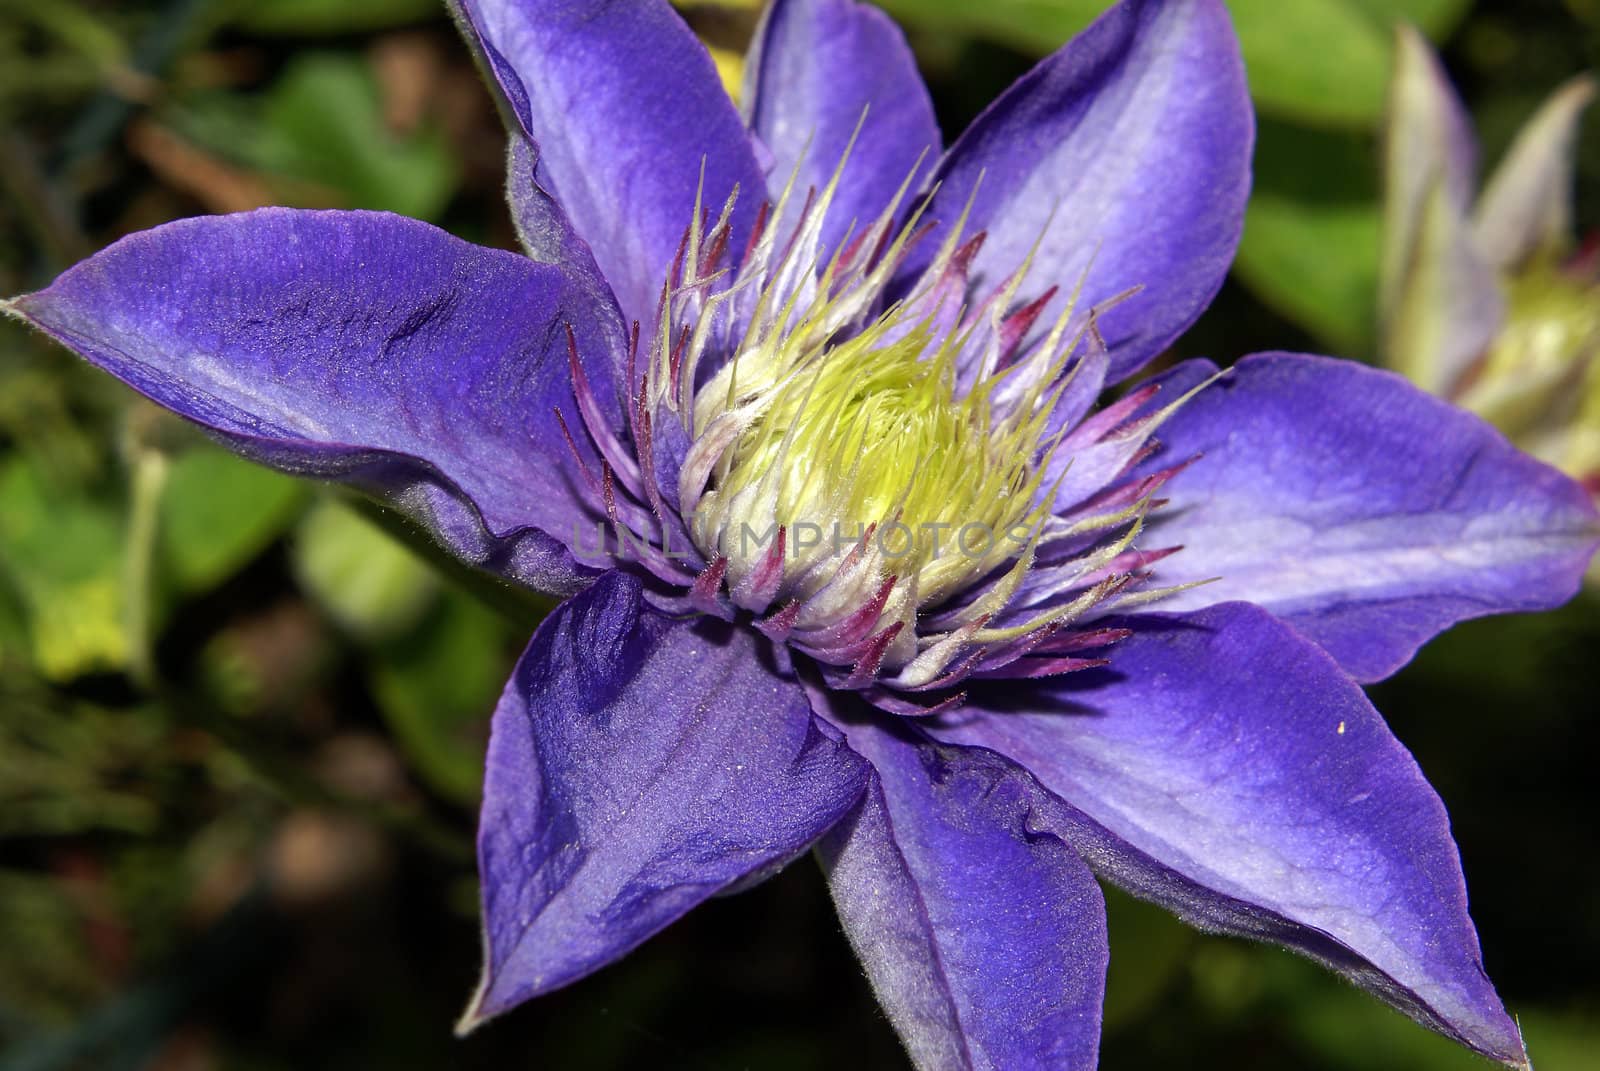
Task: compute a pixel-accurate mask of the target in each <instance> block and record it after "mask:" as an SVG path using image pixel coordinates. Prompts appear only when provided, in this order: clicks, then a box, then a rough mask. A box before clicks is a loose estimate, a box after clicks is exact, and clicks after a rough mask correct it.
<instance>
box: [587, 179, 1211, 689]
mask: <svg viewBox="0 0 1600 1071" xmlns="http://www.w3.org/2000/svg"><path fill="white" fill-rule="evenodd" d="M838 174H839V172H838V171H835V173H834V178H833V180H832V181H831V182H830V183H829V184H828V185H827V187H825V188H824V189H823V190H822V191H820V192H819V193H813V194H811V195H808V196H807V197H806V198H805V200H804V205H803V206H800V205H797V204H796V202H795V201H794V200H792V198H791V194H792V192H793V188H792V183H791V187H790V189H787V190H785V191H784V193H783V194H782V195H781V196H780V197H779V198H778V200H777V202H776V204H768V205H765V206H763V208H762V209H761V211H760V213H759V214H758V216H757V220H756V223H755V225H754V227H753V229H752V231H751V233H750V234H749V236H748V238H747V240H746V241H745V244H744V251H743V253H742V254H739V255H734V254H733V252H732V250H731V249H730V246H732V245H734V244H735V243H734V242H733V225H732V223H731V220H732V217H733V206H734V202H733V201H732V200H730V201H729V203H728V204H727V205H725V206H724V208H723V210H722V212H721V214H720V216H719V217H716V218H715V219H713V218H711V217H710V216H707V215H703V214H702V213H701V211H700V210H699V208H698V207H697V209H696V212H695V215H694V218H693V219H692V220H691V221H690V224H689V226H688V228H687V230H686V232H685V234H684V238H683V242H682V245H681V247H680V250H679V253H678V256H677V257H676V259H675V262H674V263H673V265H672V266H671V268H670V271H669V274H668V277H667V280H666V283H665V285H664V286H663V289H662V296H661V304H660V311H659V318H658V320H657V323H656V325H655V330H654V332H653V336H654V337H653V338H649V336H646V337H647V339H648V341H647V342H646V344H645V346H644V347H641V345H640V339H639V335H638V332H637V330H636V332H635V335H634V338H633V345H632V347H631V349H630V354H629V358H628V360H629V368H628V383H629V400H628V406H627V421H628V436H627V438H626V439H624V438H622V437H620V436H618V435H617V434H615V433H614V432H613V430H612V429H611V428H610V427H609V426H608V424H607V421H606V419H605V416H604V414H603V413H602V412H601V410H600V408H599V406H598V403H597V401H596V400H595V398H594V396H593V393H592V391H591V390H590V389H589V386H588V383H587V381H586V380H585V378H584V376H583V373H582V368H581V366H580V362H579V361H578V359H577V353H576V343H575V342H572V341H571V340H570V339H569V344H570V345H571V346H572V347H573V352H572V355H571V356H572V369H573V380H574V387H575V390H576V394H577V399H578V403H579V408H580V412H581V415H582V418H583V427H584V429H585V430H586V431H587V433H588V435H589V438H590V440H591V442H592V443H593V445H594V446H595V448H596V452H597V454H598V457H599V460H600V465H599V472H598V473H597V472H594V471H593V470H592V469H591V468H590V467H589V466H588V465H587V464H586V463H585V462H584V460H583V457H582V453H581V451H580V450H579V448H578V445H577V444H576V442H574V443H573V444H572V450H573V454H574V457H575V458H576V459H577V460H578V463H579V470H580V473H581V478H582V480H583V481H584V486H585V487H586V488H587V493H588V496H589V499H590V501H591V503H592V505H593V507H594V509H595V511H596V513H597V514H600V515H603V516H605V517H606V518H608V519H609V521H610V522H611V524H612V525H613V526H616V527H618V528H619V529H627V530H631V531H633V532H640V531H647V530H649V529H650V528H651V527H652V526H653V525H659V530H660V532H661V537H660V539H659V540H656V541H650V540H644V541H641V542H637V543H634V544H632V550H633V553H634V554H635V555H636V558H635V561H634V566H633V567H636V568H639V569H642V570H645V571H647V572H648V573H649V574H651V575H652V576H653V577H654V578H655V580H656V581H659V582H660V584H661V585H662V586H661V587H660V588H658V589H657V594H656V596H655V597H656V598H657V599H658V600H659V601H660V602H661V604H662V605H663V606H664V607H666V608H668V609H671V610H673V611H681V612H700V613H707V614H714V615H717V616H721V617H724V618H728V619H733V618H736V617H741V616H742V617H744V618H745V619H746V620H748V621H749V622H750V624H751V625H752V626H753V627H755V628H756V629H758V630H760V631H761V632H763V633H765V634H766V635H767V636H768V637H770V638H771V639H772V640H773V641H775V642H781V643H784V644H786V645H788V646H789V647H790V648H792V649H794V650H796V651H799V652H802V653H804V654H805V655H807V656H809V657H810V659H811V662H812V664H813V666H814V667H815V668H816V670H817V671H818V672H819V673H820V674H821V675H822V679H823V680H824V682H825V683H827V684H828V685H829V686H830V687H836V688H849V689H858V690H861V691H862V692H863V693H864V694H865V695H867V696H868V697H869V698H870V699H871V701H872V702H875V703H877V704H878V705H880V706H883V707H885V708H886V709H891V710H899V711H902V712H907V713H911V712H922V713H926V712H927V711H928V710H929V709H941V708H943V707H945V706H947V705H949V704H952V703H957V702H959V701H960V693H959V692H958V691H957V689H958V688H959V687H960V684H961V682H962V681H964V680H966V679H968V678H979V679H981V678H1021V677H1037V676H1047V675H1055V674H1059V673H1066V672H1071V671H1072V670H1075V669H1081V668H1084V667H1086V666H1091V665H1101V664H1103V663H1104V659H1103V658H1101V657H1099V656H1097V655H1095V654H1094V653H1093V652H1094V651H1095V650H1096V649H1097V648H1103V647H1105V646H1106V645H1107V644H1110V643H1113V642H1115V641H1116V640H1117V639H1119V638H1121V636H1122V635H1124V634H1125V630H1122V629H1118V628H1116V627H1110V626H1098V625H1096V624H1095V623H1094V622H1095V620H1096V619H1097V618H1102V617H1104V616H1105V615H1106V614H1108V613H1110V612H1113V611H1114V610H1117V609H1120V608H1125V607H1128V606H1131V605H1135V604H1137V603H1140V602H1146V601H1150V600H1153V599H1158V598H1162V597H1164V596H1165V595H1166V594H1168V593H1169V592H1170V591H1171V590H1174V589H1162V588H1152V587H1148V586H1146V585H1145V581H1146V580H1147V579H1148V578H1149V573H1148V572H1147V571H1146V570H1147V568H1148V566H1149V565H1151V564H1152V563H1154V562H1156V561H1159V560H1160V559H1161V558H1163V557H1165V556H1166V555H1168V554H1171V553H1173V552H1174V551H1175V550H1176V548H1171V547H1168V548H1158V549H1155V550H1141V549H1135V547H1134V546H1133V544H1134V541H1135V540H1136V539H1137V538H1138V536H1139V534H1140V532H1141V530H1142V528H1143V522H1144V517H1145V515H1146V514H1147V513H1148V512H1149V511H1150V510H1152V509H1155V508H1157V507H1158V506H1159V505H1160V502H1159V500H1157V499H1156V498H1155V494H1156V492H1157V491H1158V490H1159V489H1160V487H1161V486H1162V485H1163V484H1164V483H1165V481H1166V480H1167V479H1169V478H1170V477H1171V476H1172V475H1173V474H1174V473H1176V472H1177V471H1179V470H1181V469H1182V468H1183V467H1184V465H1185V464H1186V463H1187V462H1186V461H1180V462H1179V463H1178V464H1175V465H1171V466H1169V467H1167V468H1164V469H1160V470H1156V471H1143V470H1140V468H1139V466H1140V465H1141V463H1142V462H1143V461H1144V460H1145V459H1147V458H1149V457H1150V456H1151V453H1152V451H1153V450H1154V449H1155V444H1154V442H1153V441H1152V439H1151V436H1152V435H1153V433H1154V432H1155V430H1156V429H1157V427H1159V426H1160V424H1161V423H1162V421H1163V420H1165V419H1166V417H1167V416H1168V415H1169V414H1170V413H1172V412H1173V411H1174V410H1175V409H1176V408H1177V407H1178V406H1179V405H1181V404H1182V402H1183V400H1184V398H1187V397H1188V396H1189V395H1187V394H1186V395H1185V396H1184V398H1178V399H1174V400H1172V401H1170V402H1169V403H1168V404H1165V405H1163V406H1161V407H1159V408H1155V407H1152V405H1151V403H1152V401H1153V400H1154V399H1155V397H1156V394H1157V392H1158V389H1159V388H1157V387H1155V386H1146V387H1142V388H1139V389H1137V390H1135V391H1133V392H1132V393H1130V394H1129V395H1128V396H1127V397H1125V398H1123V399H1121V400H1119V401H1118V402H1116V403H1114V404H1112V405H1110V406H1108V407H1106V408H1104V409H1102V410H1100V411H1099V412H1097V413H1092V414H1091V409H1092V406H1093V403H1094V400H1095V397H1096V396H1097V395H1098V393H1099V391H1100V389H1101V387H1102V386H1103V384H1104V381H1105V377H1106V375H1107V373H1108V369H1109V355H1108V353H1107V351H1106V348H1105V345H1104V343H1103V341H1102V340H1101V339H1100V336H1099V332H1098V331H1097V329H1096V327H1095V324H1096V317H1097V314H1098V312H1099V311H1102V310H1103V309H1104V308H1105V307H1106V306H1105V305H1104V304H1103V305H1101V306H1099V307H1098V308H1080V307H1079V306H1078V302H1077V298H1076V295H1073V297H1072V299H1071V300H1068V301H1065V302H1062V303H1061V304H1062V306H1063V307H1062V309H1061V312H1060V313H1059V315H1057V316H1056V317H1055V319H1054V320H1053V321H1047V320H1042V319H1041V316H1042V313H1043V311H1044V310H1045V309H1046V308H1047V307H1049V305H1050V304H1051V303H1052V301H1053V299H1054V298H1055V295H1056V290H1055V288H1053V287H1052V288H1048V289H1046V290H1045V291H1044V292H1043V293H1042V294H1038V295H1035V296H1033V298H1032V300H1023V299H1021V298H1020V297H1019V291H1021V289H1022V287H1023V286H1024V283H1025V281H1026V279H1027V274H1028V268H1029V265H1030V263H1031V260H1032V257H1031V254H1029V255H1024V256H1023V257H1022V263H1021V264H1019V265H1018V266H1017V267H1016V269H1015V271H1013V272H1012V273H1011V274H1010V275H1007V276H1004V277H1001V278H998V279H996V278H993V277H991V278H990V279H989V280H988V286H987V288H986V290H985V292H984V293H982V294H978V293H975V292H974V287H973V285H972V283H971V280H970V279H969V269H970V268H971V267H972V265H973V263H974V258H975V257H976V256H977V253H978V251H979V249H980V247H981V245H982V242H983V236H982V235H981V234H980V235H977V236H975V237H970V238H965V239H964V238H963V235H962V231H963V228H964V225H965V222H966V220H965V216H963V217H962V218H960V219H957V220H954V221H950V226H949V228H948V230H947V231H946V234H945V236H944V237H943V238H942V240H940V241H939V243H938V247H937V249H934V250H932V251H931V254H930V255H929V256H928V258H927V261H926V264H925V266H922V267H921V268H920V269H919V270H917V271H915V272H914V273H911V272H908V271H907V266H908V261H909V259H910V258H909V257H908V249H909V248H910V246H911V243H912V242H913V240H914V239H915V238H916V237H917V236H918V235H919V234H920V233H921V231H922V227H921V225H920V221H919V212H918V211H917V210H912V211H910V212H909V213H907V215H908V217H909V218H907V219H902V218H901V204H902V201H903V200H904V197H905V194H906V193H907V191H908V190H909V188H910V185H911V179H910V178H908V179H907V181H906V183H905V185H904V186H902V188H901V191H900V194H899V195H898V196H896V197H895V198H894V199H893V200H892V201H891V203H890V204H889V205H888V206H887V207H886V208H885V209H884V210H883V212H882V213H881V214H880V215H879V216H878V218H877V219H875V220H873V221H871V222H870V223H869V224H868V225H867V226H866V227H865V228H863V229H862V230H861V232H860V233H859V234H858V235H857V236H856V237H854V238H853V239H851V238H847V239H846V240H845V241H844V242H843V243H842V244H841V245H840V246H839V248H838V249H837V250H835V251H833V252H827V251H825V250H824V248H823V245H822V228H821V221H822V219H823V218H824V216H825V215H826V212H827V210H828V205H829V202H830V200H831V198H832V196H833V192H834V188H835V184H836V183H837V181H838ZM1080 282H1081V281H1080ZM902 291H904V296H900V295H901V293H902ZM1130 293H1131V292H1130ZM1126 296H1128V295H1122V296H1121V297H1117V298H1113V299H1111V300H1112V301H1113V302H1114V301H1118V300H1122V297H1126ZM712 362H715V368H714V369H713V368H712V367H711V363H712ZM1196 389H1198V388H1196ZM1190 393H1191V394H1192V393H1193V392H1192V391H1191V392H1190ZM563 427H564V428H565V427H566V425H565V424H563ZM685 541H686V542H687V543H688V544H692V553H683V552H681V550H675V549H674V548H675V547H676V548H682V547H683V546H684V543H685Z"/></svg>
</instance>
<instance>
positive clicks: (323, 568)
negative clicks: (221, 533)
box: [293, 499, 439, 641]
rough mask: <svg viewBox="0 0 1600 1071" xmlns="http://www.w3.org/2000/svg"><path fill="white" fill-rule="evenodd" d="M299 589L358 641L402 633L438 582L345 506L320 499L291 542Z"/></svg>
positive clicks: (420, 612) (418, 616)
mask: <svg viewBox="0 0 1600 1071" xmlns="http://www.w3.org/2000/svg"><path fill="white" fill-rule="evenodd" d="M293 549H294V566H295V574H296V576H297V577H298V578H299V580H300V583H301V586H302V587H304V588H305V590H306V591H307V593H308V594H310V595H311V596H312V597H313V598H315V599H316V600H317V602H318V604H320V605H321V606H322V608H323V609H324V610H326V611H327V612H328V614H329V616H331V617H332V618H333V619H334V620H335V621H337V622H338V623H339V624H340V625H341V626H343V627H344V628H345V629H347V630H349V631H350V632H351V633H353V634H355V635H356V636H357V637H358V638H361V639H364V640H369V641H376V640H380V639H386V638H393V637H397V636H400V635H402V634H404V633H405V632H406V631H407V630H409V629H410V628H412V627H413V626H415V625H416V624H417V623H418V622H419V621H420V620H421V619H422V615H423V614H424V613H426V612H427V610H428V608H429V606H430V605H432V603H433V601H434V599H435V597H436V596H437V594H438V590H439V581H438V577H437V576H436V575H435V574H434V572H433V570H432V569H430V568H428V566H427V564H426V563H424V562H423V561H422V559H420V558H418V557H417V556H416V555H415V554H413V553H412V552H411V551H410V550H408V549H407V548H406V547H404V546H402V545H401V544H400V543H398V542H396V541H395V540H394V539H393V538H392V537H390V536H389V535H388V534H387V533H385V532H384V531H383V530H382V529H381V528H379V527H378V526H377V525H375V524H373V523H372V522H371V521H368V520H367V519H365V518H364V517H362V516H361V515H360V514H358V513H356V512H355V511H354V510H352V509H350V508H349V507H348V506H344V505H342V504H340V503H338V502H336V501H333V500H331V499H324V500H323V501H321V502H318V503H317V504H316V505H315V506H313V507H312V508H311V510H310V512H308V513H307V514H306V516H305V518H304V519H303V520H302V521H301V522H300V526H299V529H298V531H297V538H296V540H295V543H294V548H293Z"/></svg>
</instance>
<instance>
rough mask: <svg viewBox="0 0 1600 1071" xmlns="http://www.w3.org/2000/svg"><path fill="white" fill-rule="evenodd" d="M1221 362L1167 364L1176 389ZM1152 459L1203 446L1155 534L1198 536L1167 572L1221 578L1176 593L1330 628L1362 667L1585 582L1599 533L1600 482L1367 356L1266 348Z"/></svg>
mask: <svg viewBox="0 0 1600 1071" xmlns="http://www.w3.org/2000/svg"><path fill="white" fill-rule="evenodd" d="M1212 371H1213V368H1212V366H1211V365H1210V364H1209V363H1207V362H1203V361H1191V362H1188V363H1186V364H1184V365H1180V366H1179V367H1178V368H1177V369H1175V370H1174V371H1173V372H1171V373H1169V374H1168V375H1167V376H1165V377H1163V378H1162V380H1161V381H1160V382H1161V383H1162V387H1163V389H1162V392H1161V395H1160V396H1161V397H1162V398H1169V397H1176V396H1177V395H1178V394H1180V393H1181V392H1182V391H1184V390H1186V389H1187V388H1188V387H1189V386H1191V385H1193V384H1194V383H1195V382H1198V381H1199V380H1200V379H1201V378H1203V377H1204V376H1206V375H1209V374H1210V373H1211V372H1212ZM1157 438H1158V439H1160V440H1161V441H1162V442H1163V443H1164V444H1165V449H1163V450H1162V451H1160V452H1158V453H1157V454H1156V455H1155V456H1154V457H1152V458H1151V459H1150V460H1149V461H1148V462H1146V463H1145V465H1144V466H1143V468H1141V469H1140V470H1137V472H1138V473H1143V472H1146V471H1154V470H1156V469H1160V468H1163V467H1165V466H1168V465H1171V464H1174V463H1176V462H1180V461H1184V460H1186V459H1188V458H1191V457H1195V456H1196V455H1198V460H1196V461H1195V463H1194V464H1192V465H1190V466H1189V467H1188V468H1186V469H1184V470H1183V471H1182V472H1179V473H1177V474H1176V475H1174V476H1173V477H1172V479H1171V480H1170V481H1169V482H1168V483H1167V484H1166V486H1165V487H1164V488H1163V489H1162V492H1161V494H1162V496H1163V497H1165V498H1170V499H1171V504H1170V505H1169V506H1168V507H1166V508H1165V509H1163V510H1162V511H1160V512H1159V513H1157V514H1156V515H1155V517H1154V519H1153V520H1152V522H1151V524H1150V525H1149V528H1148V529H1147V534H1146V536H1145V537H1144V539H1143V542H1144V544H1145V545H1148V546H1175V545H1181V546H1182V547H1183V549H1182V550H1181V551H1179V552H1178V553H1177V554H1174V555H1173V556H1172V557H1170V558H1167V559H1165V560H1164V561H1162V562H1161V563H1160V565H1159V566H1157V568H1156V571H1155V579H1154V583H1156V584H1163V585H1164V584H1177V583H1187V582H1190V581H1198V580H1208V579H1211V578H1217V579H1216V580H1215V582H1214V583H1209V584H1205V585H1204V586H1202V587H1198V588H1195V589H1192V590H1190V591H1186V592H1182V593H1180V594H1178V595H1176V596H1173V597H1172V598H1170V599H1168V600H1164V601H1163V602H1162V603H1161V604H1160V605H1161V608H1162V609H1163V610H1169V609H1177V610H1187V609H1193V608H1197V607H1201V606H1207V605H1210V604H1212V603H1219V602H1228V601H1231V600H1235V599H1241V600H1245V601H1248V602H1253V603H1256V604H1257V605H1259V606H1262V607H1265V608H1266V609H1268V610H1271V611H1272V612H1273V613H1275V614H1277V615H1278V616H1279V617H1281V618H1283V619H1284V620H1286V621H1288V622H1289V623H1290V624H1292V625H1294V626H1295V628H1296V629H1298V630H1299V631H1300V632H1301V633H1303V634H1304V635H1305V636H1307V637H1309V638H1310V639H1312V640H1315V641H1316V642H1317V643H1319V644H1321V645H1322V647H1323V648H1325V649H1326V650H1327V651H1328V652H1329V653H1330V654H1332V655H1333V656H1334V657H1335V658H1337V659H1338V660H1339V662H1340V664H1341V665H1343V666H1344V667H1345V669H1346V670H1347V671H1349V672H1350V673H1352V674H1354V675H1355V676H1356V677H1357V678H1358V679H1361V680H1368V681H1370V680H1378V679H1380V678H1382V677H1385V676H1388V675H1389V674H1390V673H1393V672H1394V671H1395V670H1396V669H1398V668H1399V667H1400V666H1402V665H1404V664H1405V663H1406V661H1407V660H1409V659H1410V658H1411V656H1412V655H1413V654H1414V653H1415V652H1416V649H1417V648H1418V647H1419V646H1421V645H1422V644H1423V643H1424V642H1426V641H1427V640H1428V639H1429V638H1431V637H1432V636H1434V635H1435V634H1437V633H1438V632H1440V631H1442V630H1443V629H1445V628H1447V627H1448V626H1450V625H1452V624H1454V623H1455V622H1457V621H1461V620H1464V619H1466V618H1471V617H1479V616H1482V615H1484V614H1492V613H1504V612H1508V611H1516V610H1541V609H1548V608H1550V607H1552V606H1557V605H1560V604H1561V603H1563V602H1565V601H1566V600H1567V599H1569V598H1571V597H1572V595H1573V594H1574V593H1575V592H1576V591H1577V590H1578V585H1579V583H1580V581H1581V580H1582V577H1583V570H1584V568H1585V566H1586V565H1587V564H1588V561H1589V558H1590V557H1591V556H1592V555H1593V553H1594V550H1595V547H1596V544H1597V541H1600V520H1597V518H1596V514H1595V510H1594V506H1593V505H1592V504H1591V502H1590V500H1589V496H1588V495H1587V494H1585V493H1584V491H1583V489H1582V488H1581V487H1580V486H1578V484H1576V483H1574V482H1573V481H1572V480H1570V479H1568V478H1567V477H1566V476H1563V475H1562V474H1561V473H1559V472H1557V471H1556V470H1555V469H1553V468H1550V467H1549V466H1547V465H1545V464H1543V463H1541V462H1539V461H1535V460H1534V459H1532V458H1530V457H1528V456H1527V455H1526V454H1523V453H1521V452H1520V451H1518V450H1517V449H1515V448H1514V447H1513V446H1512V445H1511V444H1510V443H1508V442H1507V441H1506V440H1505V438H1504V437H1503V436H1502V435H1501V434H1500V433H1499V432H1498V431H1496V430H1494V429H1493V428H1492V427H1490V426H1489V425H1488V424H1486V423H1484V422H1483V421H1482V420H1480V419H1479V418H1478V417H1476V416H1473V415H1471V414H1470V413H1466V412H1463V411H1462V410H1460V409H1457V408H1455V407H1454V406H1451V405H1449V404H1447V403H1445V402H1442V401H1440V400H1439V399H1437V398H1434V397H1433V396H1431V395H1429V394H1426V393H1424V392H1423V391H1421V390H1418V389H1417V388H1416V387H1414V386H1412V385H1411V384H1410V383H1408V382H1406V381H1405V380H1404V379H1402V378H1401V377H1399V376H1397V375H1394V374H1393V373H1389V372H1380V371H1376V370H1374V369H1371V368H1366V367H1364V366H1362V365H1359V364H1356V363H1354V362H1351V361H1339V360H1333V359H1330V358H1327V357H1309V356H1302V355H1295V354H1262V355H1257V356H1254V357H1247V358H1245V359H1244V360H1243V361H1241V362H1239V364H1237V365H1236V366H1235V367H1234V368H1233V369H1232V371H1230V372H1229V373H1228V375H1227V376H1226V377H1224V378H1223V379H1221V380H1219V381H1218V382H1217V383H1214V384H1212V385H1211V386H1210V387H1207V388H1206V389H1205V390H1203V391H1201V392H1200V393H1199V394H1197V395H1195V396H1194V397H1193V398H1192V399H1190V400H1189V402H1188V403H1187V404H1186V405H1184V406H1183V407H1182V408H1180V409H1179V410H1178V411H1177V413H1175V414H1174V415H1173V416H1172V417H1171V418H1169V419H1168V421H1167V423H1166V424H1165V425H1163V426H1162V428H1161V429H1160V431H1159V432H1158V433H1157Z"/></svg>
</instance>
